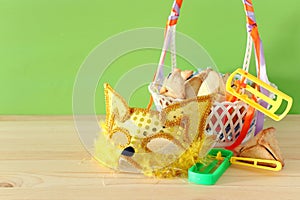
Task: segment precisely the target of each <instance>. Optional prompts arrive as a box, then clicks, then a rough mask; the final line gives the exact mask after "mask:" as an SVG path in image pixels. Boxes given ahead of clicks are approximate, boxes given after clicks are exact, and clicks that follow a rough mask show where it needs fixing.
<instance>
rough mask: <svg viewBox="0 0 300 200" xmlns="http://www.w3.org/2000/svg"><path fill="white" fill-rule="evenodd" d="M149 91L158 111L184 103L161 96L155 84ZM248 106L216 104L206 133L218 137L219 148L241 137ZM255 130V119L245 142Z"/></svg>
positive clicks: (151, 85) (226, 102) (225, 103)
mask: <svg viewBox="0 0 300 200" xmlns="http://www.w3.org/2000/svg"><path fill="white" fill-rule="evenodd" d="M149 91H150V93H151V95H152V97H153V101H154V104H155V106H156V109H157V110H158V111H161V110H162V109H163V108H166V107H168V106H169V105H171V104H173V103H176V102H180V101H183V99H174V98H172V97H166V96H164V95H161V94H159V92H158V89H157V87H156V86H155V83H152V84H150V86H149ZM247 109H248V105H247V104H245V103H244V102H242V101H236V102H234V103H232V102H228V101H225V102H222V103H219V102H214V104H213V106H212V108H211V112H210V114H209V117H208V119H207V126H206V131H207V132H208V133H209V134H213V135H215V136H216V137H217V144H216V146H217V147H227V146H230V145H232V144H233V143H234V142H235V140H236V139H237V138H238V137H239V135H240V132H241V130H242V128H243V125H244V118H245V116H246V113H247ZM254 130H255V117H254V118H253V120H252V122H251V126H250V128H249V131H248V134H247V136H246V138H245V139H244V142H245V141H247V140H249V139H250V138H251V137H252V135H253V133H254Z"/></svg>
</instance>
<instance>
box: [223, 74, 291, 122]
mask: <svg viewBox="0 0 300 200" xmlns="http://www.w3.org/2000/svg"><path fill="white" fill-rule="evenodd" d="M236 75H240V76H241V80H245V78H246V79H247V80H249V81H251V82H253V83H255V84H256V85H257V86H260V87H263V88H265V89H266V90H268V91H269V92H270V93H272V94H274V95H276V99H271V98H270V97H267V96H266V95H264V94H263V93H261V92H260V91H258V90H257V89H255V88H253V87H252V86H250V85H248V84H244V83H242V84H243V85H242V86H241V83H240V81H234V82H233V80H234V77H235V76H236ZM232 83H233V84H234V85H233V86H236V87H237V88H243V89H245V90H246V91H248V92H249V93H251V94H253V95H254V96H255V97H257V98H258V99H261V100H263V101H265V102H266V103H268V104H269V105H270V107H269V109H267V108H264V107H263V106H261V105H260V104H259V103H257V102H255V101H254V100H253V99H251V98H250V97H248V96H247V95H246V94H243V93H242V90H236V89H235V88H233V87H232ZM226 90H227V92H228V93H230V94H231V95H233V96H235V97H237V98H239V99H240V100H242V101H244V102H245V103H247V104H249V105H250V106H252V107H254V108H255V109H257V110H259V111H260V112H262V113H264V114H265V115H267V116H269V117H270V118H272V119H274V120H275V121H280V120H282V119H283V118H284V117H285V116H286V115H287V114H288V112H289V111H290V109H291V107H292V104H293V99H292V98H291V97H290V96H288V95H286V94H285V93H283V92H281V91H279V90H277V89H276V88H274V87H272V86H270V85H268V84H267V83H265V82H263V81H262V80H260V79H258V78H256V77H255V76H253V75H251V74H249V73H248V72H246V71H244V70H242V69H237V70H236V71H235V72H234V73H232V74H231V75H230V77H229V78H228V81H227V84H226ZM284 101H286V102H287V105H286V108H285V110H284V111H283V112H282V114H280V115H277V114H275V113H276V112H277V111H278V109H279V108H280V106H281V105H282V103H283V102H284Z"/></svg>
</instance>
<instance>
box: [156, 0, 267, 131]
mask: <svg viewBox="0 0 300 200" xmlns="http://www.w3.org/2000/svg"><path fill="white" fill-rule="evenodd" d="M242 2H243V4H244V8H245V12H246V17H247V31H248V41H247V48H246V54H245V58H244V64H243V69H244V70H245V71H249V64H250V60H251V54H252V50H253V48H252V47H253V44H254V49H255V58H256V71H257V77H258V78H259V79H261V80H262V81H264V82H265V83H267V84H270V82H269V80H268V76H267V71H266V63H265V56H264V49H263V44H262V41H261V38H260V35H259V32H258V27H257V22H256V18H255V14H254V8H253V3H252V0H242ZM182 3H183V0H175V1H174V4H173V7H172V10H171V15H170V16H169V18H168V22H167V26H166V32H165V40H164V46H163V49H162V53H161V57H160V61H159V65H158V68H157V71H156V74H155V77H154V82H156V83H162V82H163V79H164V73H163V72H164V71H163V68H164V62H165V58H166V54H167V51H168V49H169V48H170V49H171V57H172V69H174V68H175V67H176V49H175V33H176V25H177V22H178V19H179V16H180V10H181V7H182ZM260 90H261V92H262V93H263V94H265V95H266V96H269V92H268V91H267V90H265V89H264V88H260ZM260 104H261V105H262V106H264V107H265V108H266V107H268V104H267V103H266V102H260ZM256 123H257V124H256V131H255V134H257V133H258V132H260V131H261V130H262V129H263V124H264V114H263V113H261V112H258V114H257V120H256Z"/></svg>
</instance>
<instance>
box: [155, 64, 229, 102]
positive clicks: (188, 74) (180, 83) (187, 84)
mask: <svg viewBox="0 0 300 200" xmlns="http://www.w3.org/2000/svg"><path fill="white" fill-rule="evenodd" d="M229 75H230V74H225V75H221V74H219V73H218V72H216V71H214V70H212V69H206V70H203V71H201V72H195V73H194V72H193V71H189V70H187V71H181V70H180V69H178V68H175V69H174V70H173V72H172V73H170V74H169V76H168V77H166V78H165V80H164V83H163V86H162V87H161V89H160V94H161V95H164V96H167V97H172V98H175V99H189V98H193V97H196V96H204V95H210V94H215V100H216V101H218V102H223V101H225V100H226V87H225V85H226V82H227V79H228V77H229Z"/></svg>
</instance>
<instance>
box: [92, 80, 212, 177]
mask: <svg viewBox="0 0 300 200" xmlns="http://www.w3.org/2000/svg"><path fill="white" fill-rule="evenodd" d="M104 91H105V100H106V121H105V122H102V123H101V127H102V131H101V132H100V133H99V135H98V138H97V140H96V141H95V158H96V159H97V160H98V161H100V162H101V163H102V164H104V165H106V166H108V167H110V168H113V169H115V170H119V171H124V172H137V173H144V174H146V175H150V176H157V177H174V176H186V174H187V170H188V168H189V167H191V166H192V165H193V164H194V163H195V162H199V161H201V155H203V156H204V155H205V154H206V152H207V151H208V150H209V149H210V148H211V146H212V144H213V143H214V138H212V137H210V136H207V135H206V134H205V125H206V119H207V116H208V114H209V112H210V108H211V104H212V103H211V101H212V100H211V97H209V96H204V97H197V98H194V99H189V100H186V101H182V102H180V103H175V104H172V105H171V106H168V107H167V108H165V109H163V110H162V111H161V112H158V111H151V110H147V109H143V108H130V107H129V106H128V105H127V103H126V101H125V100H124V99H123V98H122V97H121V96H120V95H119V94H117V93H116V92H115V91H114V90H113V89H112V88H111V87H110V86H109V85H108V84H105V89H104Z"/></svg>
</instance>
